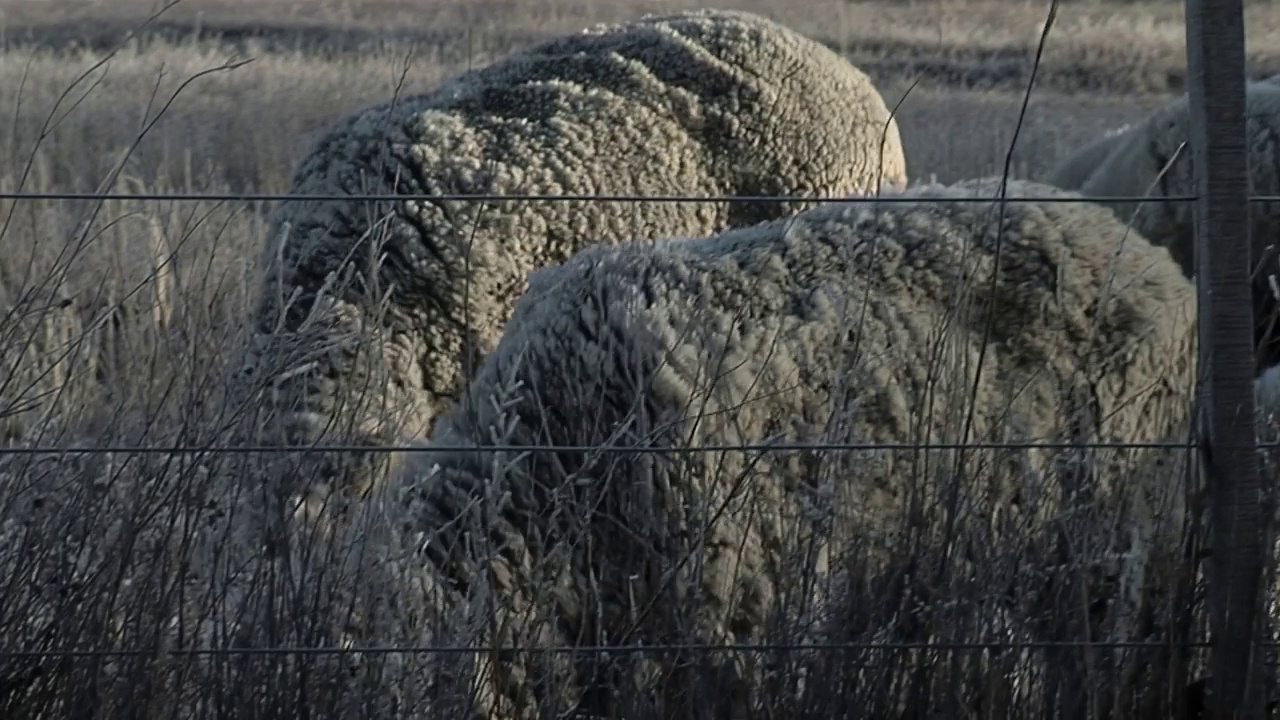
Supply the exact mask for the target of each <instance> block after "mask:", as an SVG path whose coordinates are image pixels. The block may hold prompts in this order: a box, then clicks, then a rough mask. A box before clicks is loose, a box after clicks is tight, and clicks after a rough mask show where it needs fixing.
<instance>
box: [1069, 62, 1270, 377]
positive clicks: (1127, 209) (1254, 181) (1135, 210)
mask: <svg viewBox="0 0 1280 720" xmlns="http://www.w3.org/2000/svg"><path fill="white" fill-rule="evenodd" d="M1246 116H1247V123H1248V139H1247V142H1248V147H1249V154H1250V158H1251V162H1250V163H1249V164H1250V172H1251V175H1252V177H1251V186H1252V187H1251V188H1250V193H1251V194H1253V195H1277V194H1280V166H1278V165H1277V160H1276V158H1277V152H1278V148H1277V146H1276V140H1275V134H1276V131H1277V130H1278V129H1280V84H1277V83H1273V82H1250V83H1248V84H1247V85H1246ZM1189 129H1190V116H1189V105H1188V98H1187V96H1186V95H1182V96H1181V97H1178V98H1176V99H1174V100H1172V101H1171V102H1170V103H1168V104H1167V105H1166V106H1164V107H1162V108H1160V109H1159V110H1156V111H1155V112H1154V113H1152V114H1151V115H1150V116H1148V117H1147V119H1146V120H1144V121H1143V122H1141V123H1138V124H1135V125H1134V126H1133V127H1131V128H1129V129H1128V130H1127V131H1126V132H1125V133H1124V134H1123V135H1122V136H1121V137H1120V139H1119V140H1118V141H1117V142H1116V143H1115V145H1114V147H1113V148H1112V149H1111V151H1110V153H1109V154H1108V155H1107V157H1106V158H1105V159H1104V160H1103V161H1102V162H1100V163H1099V165H1098V167H1097V168H1096V170H1095V171H1094V172H1093V173H1092V174H1091V175H1090V176H1089V178H1088V180H1086V181H1085V182H1084V183H1082V184H1081V186H1080V193H1081V194H1082V195H1085V196H1087V197H1097V198H1116V197H1144V196H1146V197H1150V199H1149V200H1146V201H1144V202H1142V203H1135V202H1122V201H1106V200H1100V202H1103V203H1104V204H1105V205H1107V206H1108V207H1110V208H1112V209H1113V210H1114V211H1115V212H1116V213H1117V214H1118V215H1119V216H1120V218H1121V219H1122V220H1125V221H1126V222H1128V221H1132V224H1133V228H1134V230H1136V231H1137V232H1139V233H1140V234H1142V235H1143V236H1144V237H1146V238H1148V239H1149V240H1150V241H1151V242H1153V243H1155V244H1157V245H1161V246H1164V247H1167V248H1169V251H1170V253H1172V255H1173V257H1174V259H1175V260H1177V261H1178V263H1179V264H1180V265H1181V266H1182V269H1183V272H1184V273H1186V275H1187V276H1188V277H1191V276H1192V274H1193V269H1194V264H1195V246H1194V239H1195V232H1194V225H1193V221H1192V206H1193V204H1192V203H1190V202H1185V201H1172V200H1164V198H1168V197H1173V196H1194V195H1196V194H1198V189H1197V188H1196V186H1195V178H1194V176H1193V175H1192V171H1191V161H1192V151H1191V148H1190V147H1189V146H1186V145H1184V144H1185V143H1187V142H1189ZM1252 214H1253V227H1252V235H1253V240H1252V242H1253V253H1252V258H1251V269H1252V270H1253V274H1254V280H1253V296H1254V315H1255V318H1254V319H1255V323H1256V326H1255V329H1254V334H1255V341H1256V343H1257V349H1258V373H1259V374H1261V373H1262V372H1263V371H1264V370H1266V369H1267V368H1269V367H1271V366H1273V365H1276V364H1277V363H1280V341H1277V340H1276V339H1275V337H1274V336H1276V335H1277V325H1276V322H1277V319H1280V318H1277V315H1276V310H1277V308H1278V307H1280V304H1278V303H1277V298H1276V289H1275V288H1273V287H1272V283H1273V281H1274V278H1275V277H1276V276H1277V275H1278V274H1280V273H1278V272H1277V265H1276V263H1277V258H1276V255H1275V252H1274V245H1275V243H1276V240H1277V238H1280V226H1278V225H1277V222H1278V221H1280V204H1277V203H1254V204H1253V205H1252Z"/></svg>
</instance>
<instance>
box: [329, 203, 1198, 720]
mask: <svg viewBox="0 0 1280 720" xmlns="http://www.w3.org/2000/svg"><path fill="white" fill-rule="evenodd" d="M997 189H998V187H997V184H996V183H995V182H994V181H989V180H979V181H966V182H962V183H958V184H956V185H953V186H951V187H922V188H917V189H913V190H911V191H908V192H909V194H910V195H911V196H913V197H916V198H918V199H919V202H912V203H909V204H897V203H894V204H876V203H875V202H874V201H866V202H856V203H850V204H830V205H826V206H822V207H819V208H816V209H812V210H809V211H807V212H803V213H801V214H799V215H797V216H795V217H792V218H788V219H780V220H775V221H772V222H767V223H764V224H760V225H758V226H755V227H750V228H742V229H735V230H731V231H727V232H724V233H722V234H719V235H715V236H710V237H704V238H699V239H674V240H668V241H666V242H659V243H656V244H648V243H632V244H625V245H616V246H609V247H596V248H592V249H587V250H584V251H582V252H580V253H579V254H578V255H577V256H575V257H573V258H572V259H570V260H569V261H568V262H566V263H564V264H563V265H561V266H554V267H548V268H545V269H542V270H540V271H538V272H536V273H534V274H533V275H532V276H531V278H530V281H529V289H528V291H527V292H526V294H525V296H524V297H523V298H521V299H520V301H519V302H518V303H517V305H516V307H515V310H514V314H513V315H512V316H511V319H510V321H509V322H508V324H507V326H506V331H505V333H504V335H503V336H502V339H501V341H500V342H499V344H498V346H497V348H496V349H495V350H494V351H493V352H492V353H491V354H489V356H488V358H487V359H486V361H485V363H484V364H483V366H482V367H481V368H480V370H479V373H478V376H477V378H476V380H475V381H474V382H473V384H472V385H471V386H470V387H469V389H468V394H467V397H466V398H465V399H464V401H463V402H462V403H460V404H459V405H458V406H457V407H455V408H454V409H452V410H451V411H450V412H449V413H448V414H446V415H444V416H443V417H442V418H441V419H440V420H439V421H438V423H437V425H436V428H435V431H434V433H433V435H432V437H431V441H430V443H429V445H428V447H429V448H431V450H432V451H431V452H427V453H422V454H414V455H411V456H410V458H411V459H410V460H408V461H407V463H406V464H405V465H404V466H402V467H401V469H400V471H399V473H400V474H398V475H397V478H398V479H397V480H396V481H395V482H393V483H391V484H389V485H388V487H387V492H386V493H385V494H380V495H378V496H376V498H377V499H376V501H375V502H374V503H371V504H370V505H369V506H368V507H369V508H373V507H377V508H379V510H378V511H377V512H376V514H375V515H372V516H371V518H376V519H373V520H372V521H371V522H370V523H369V524H368V526H367V527H366V528H365V529H364V530H362V531H361V533H362V538H363V539H364V540H365V541H366V542H381V541H375V540H374V539H373V538H375V537H376V536H377V535H378V533H380V532H388V533H391V535H390V536H389V537H390V539H387V540H386V542H387V543H388V547H389V548H390V549H386V550H385V551H384V552H383V554H382V555H380V556H379V560H378V561H377V562H373V563H372V565H373V566H376V567H378V568H379V569H380V571H385V572H387V573H389V574H390V576H392V577H394V578H396V579H394V580H392V581H391V582H392V585H391V586H390V587H394V588H396V590H394V591H391V590H388V591H378V592H376V593H375V595H376V596H377V597H378V598H381V599H382V600H384V601H385V602H388V603H391V604H393V605H395V608H394V609H390V608H384V611H385V612H387V613H388V614H387V615H386V616H385V617H386V618H393V617H405V616H412V617H416V618H419V619H422V618H425V617H428V615H423V614H422V612H423V611H422V610H421V608H424V607H436V606H438V605H439V604H440V603H444V604H445V605H448V606H449V607H452V608H459V607H468V608H473V610H472V612H474V613H476V617H483V618H486V619H487V620H486V622H491V623H492V625H484V626H483V627H485V628H489V627H494V628H498V630H495V631H487V632H486V634H485V636H484V641H485V642H486V643H488V642H492V643H494V644H497V645H500V646H510V645H516V646H523V647H528V646H529V645H531V644H532V645H535V646H550V645H576V646H583V645H586V646H596V645H633V644H644V645H654V644H658V645H666V644H671V643H676V644H686V643H711V644H722V643H743V642H745V643H752V642H760V641H761V640H762V638H763V636H764V634H765V633H766V628H767V627H769V626H771V624H772V623H775V622H779V621H780V618H790V619H791V620H793V621H797V622H808V621H806V620H805V618H806V617H808V618H809V619H810V620H812V617H815V616H817V614H818V613H819V612H820V610H821V605H822V602H823V601H822V599H821V597H820V596H821V588H823V587H824V586H825V580H824V579H825V578H829V577H830V575H831V573H832V568H833V567H834V565H835V562H836V561H835V559H834V558H835V553H836V550H837V549H838V548H850V547H854V548H860V549H861V550H863V551H865V552H866V553H867V554H868V555H869V556H870V557H873V558H876V562H877V563H878V565H877V566H878V568H879V570H880V571H881V572H884V571H885V570H886V568H889V567H891V566H892V565H893V563H895V562H898V563H901V562H904V561H905V558H904V557H903V556H902V555H901V552H903V548H902V546H901V545H899V543H901V542H903V541H902V539H901V538H898V536H897V533H899V532H902V531H903V529H904V528H906V527H908V526H910V525H911V522H908V519H909V518H910V519H911V520H912V522H920V521H930V520H931V521H932V522H934V523H935V525H934V526H935V527H936V523H938V522H940V520H939V518H936V517H931V516H929V513H930V512H937V511H936V510H930V508H934V507H936V506H935V505H933V504H932V502H933V501H936V500H938V499H939V498H940V497H941V496H942V495H943V494H944V493H946V492H948V487H949V486H950V485H952V484H954V482H956V481H959V482H961V483H962V485H961V486H960V487H959V489H958V490H957V491H956V494H957V496H958V498H959V502H960V509H959V510H958V511H957V512H960V513H961V514H962V515H963V516H964V517H963V524H964V527H965V528H966V532H971V533H976V534H978V535H981V534H982V533H986V536H987V537H988V538H989V539H990V542H991V543H995V544H999V543H1002V542H1009V541H1011V540H1012V539H1016V538H1011V537H1004V536H1003V535H1002V533H1005V532H1008V528H1010V527H1024V528H1025V527H1033V528H1046V527H1049V526H1051V525H1052V523H1054V522H1056V521H1057V520H1058V519H1060V518H1061V517H1062V513H1064V512H1065V511H1066V509H1067V506H1068V505H1070V502H1069V501H1068V499H1067V498H1068V496H1073V497H1075V498H1077V499H1079V497H1082V495H1073V494H1074V493H1081V492H1083V491H1085V490H1090V491H1092V497H1093V498H1094V499H1095V500H1097V499H1099V498H1101V499H1102V500H1103V501H1105V500H1106V499H1111V500H1112V501H1113V504H1116V505H1118V504H1121V503H1122V502H1132V503H1133V504H1135V505H1137V506H1142V507H1144V508H1145V509H1144V510H1143V511H1142V512H1143V513H1145V514H1143V515H1140V516H1141V517H1147V518H1152V517H1158V516H1159V515H1160V511H1161V510H1162V509H1163V508H1164V506H1165V504H1167V503H1176V502H1177V497H1176V496H1177V495H1178V492H1177V491H1176V490H1174V489H1171V488H1168V487H1166V486H1167V485H1168V478H1167V476H1162V477H1161V478H1160V479H1159V481H1158V482H1157V483H1155V484H1157V485H1159V487H1140V488H1134V487H1129V486H1130V485H1132V484H1133V483H1134V482H1136V480H1135V478H1136V477H1137V476H1136V475H1134V474H1133V473H1132V471H1133V470H1134V468H1136V467H1138V466H1139V464H1141V463H1144V462H1147V461H1146V460H1144V459H1143V456H1142V454H1141V453H1134V454H1131V455H1126V456H1124V457H1123V458H1119V459H1116V460H1115V461H1113V462H1109V463H1098V467H1095V468H1093V469H1092V471H1091V472H1092V473H1093V475H1094V477H1095V478H1096V480H1094V481H1092V482H1091V484H1090V485H1089V487H1088V488H1085V487H1072V485H1073V483H1076V484H1083V481H1080V480H1079V476H1078V475H1076V474H1075V473H1073V472H1067V471H1065V470H1063V469H1062V468H1063V467H1066V466H1064V465H1061V463H1062V460H1061V457H1058V456H1057V455H1056V454H1055V453H1054V452H1051V451H1048V450H1034V451H1018V450H1013V451H1005V452H1004V453H1002V454H999V455H995V456H993V455H992V453H991V452H990V451H970V452H969V453H968V454H967V455H964V456H958V455H957V454H956V453H955V452H954V451H947V450H933V451H927V452H926V451H919V450H907V449H893V450H875V451H870V452H868V451H861V452H860V451H845V452H827V453H819V452H812V451H810V452H797V451H795V450H786V449H779V450H777V451H774V452H770V451H769V450H767V449H764V448H763V447H762V446H769V445H786V444H789V443H820V442H836V443H902V444H911V443H924V442H930V443H957V442H1017V441H1026V440H1048V441H1059V442H1070V443H1074V442H1079V443H1087V442H1134V441H1142V440H1152V441H1156V440H1162V439H1164V438H1167V437H1169V436H1171V435H1176V433H1177V431H1179V430H1182V429H1185V427H1186V421H1187V415H1188V408H1189V403H1188V398H1189V397H1190V393H1191V390H1192V387H1193V386H1192V382H1193V371H1194V365H1195V354H1194V351H1195V340H1196V336H1195V317H1196V313H1195V292H1194V289H1193V287H1192V286H1191V284H1190V282H1189V281H1188V280H1187V279H1186V278H1185V277H1183V275H1182V274H1181V273H1180V271H1179V268H1178V267H1177V265H1176V263H1174V262H1173V261H1172V259H1171V258H1170V256H1169V254H1168V252H1167V251H1166V250H1165V249H1163V248H1157V247H1153V246H1151V245H1150V244H1149V243H1147V242H1146V241H1144V240H1143V239H1142V238H1141V237H1139V236H1137V235H1135V234H1132V233H1127V231H1126V228H1125V226H1124V224H1123V223H1120V222H1118V221H1117V220H1116V218H1115V217H1114V216H1113V215H1112V214H1111V213H1109V212H1107V211H1106V210H1105V209H1103V208H1100V207H1097V206H1094V205H1089V204H1081V203H1076V204H1061V203H1059V204H1055V203H1053V202H1027V203H1009V204H1007V205H1005V206H1004V207H1003V208H1001V207H999V204H997V203H994V202H992V201H990V200H983V201H979V202H948V201H938V200H937V198H940V197H943V196H954V195H962V196H968V197H976V198H991V197H993V196H994V195H995V194H996V190H997ZM1008 192H1009V194H1010V195H1021V196H1024V197H1026V196H1031V197H1035V196H1050V197H1055V196H1068V195H1070V194H1069V193H1065V192H1062V191H1054V189H1053V188H1050V187H1047V186H1043V185H1038V184H1035V183H1029V182H1011V183H1010V185H1009V187H1008ZM1001 217H1003V223H1002V226H1003V228H1004V229H1005V231H1004V232H997V231H996V230H995V228H996V227H997V225H999V224H1000V223H998V222H997V220H998V219H1000V218H1001ZM984 341H987V342H985V351H984V349H983V347H984ZM970 408H972V415H971V416H968V417H967V416H966V413H967V412H968V411H969V410H970ZM966 425H967V426H968V432H967V433H966V432H965V431H964V428H965V427H966ZM475 445H479V446H480V447H481V448H485V447H487V448H491V450H488V451H483V450H482V451H481V452H479V453H477V452H471V451H467V450H464V449H461V448H462V447H464V446H475ZM510 446H514V447H515V450H514V451H508V450H506V449H502V448H503V447H510ZM539 446H557V447H559V448H563V449H559V450H556V451H554V452H540V451H537V450H536V449H535V448H537V447H539ZM583 446H589V447H604V448H606V449H605V450H587V451H581V450H578V449H574V448H579V447H583ZM699 446H715V447H717V448H724V447H731V448H732V447H742V446H752V447H753V449H750V450H741V451H740V450H729V449H723V450H716V451H714V452H681V451H680V448H694V447H699ZM663 447H673V448H676V450H675V451H671V452H656V453H654V452H644V450H645V449H651V448H663ZM453 448H456V449H453ZM521 448H527V450H520V449H521ZM922 464H923V465H922ZM929 465H936V468H937V471H935V472H928V471H922V470H920V468H921V467H924V466H929ZM934 475H937V477H934ZM1113 483H1114V484H1113ZM1120 497H1124V498H1126V500H1123V501H1121V500H1118V499H1116V498H1120ZM370 512H374V511H373V510H370ZM922 512H923V513H925V515H922V516H919V517H917V515H916V513H922ZM1173 516H1174V515H1169V517H1173ZM1152 522H1153V523H1154V522H1155V520H1152ZM1053 527H1057V526H1056V525H1054V526H1053ZM1138 530H1139V528H1135V532H1137V531H1138ZM975 551H976V552H978V553H981V552H982V551H983V548H977V549H976V550H975ZM960 552H963V551H960ZM406 553H407V555H406ZM361 557H366V556H364V555H361ZM980 561H981V557H980V556H979V557H978V558H977V559H974V560H972V561H971V562H974V563H977V562H980ZM364 562H365V563H366V564H368V563H369V562H370V561H369V560H367V559H366V560H364ZM954 562H956V563H962V562H964V560H963V558H961V557H959V556H957V558H955V560H954ZM887 577H889V575H883V576H882V580H883V579H884V578H887ZM446 597H447V598H448V600H447V601H446V600H441V598H446ZM344 606H345V605H344ZM458 612H463V611H458ZM797 617H798V618H799V619H798V620H797ZM370 622H371V623H372V624H371V625H370V626H371V627H379V628H384V629H380V630H378V633H379V637H380V638H386V637H387V635H386V634H385V633H386V632H390V631H388V630H385V628H386V627H387V625H383V624H379V623H377V622H373V621H370ZM384 622H385V623H387V624H394V620H390V619H388V620H384ZM426 625H431V627H432V628H436V627H437V624H434V623H427V622H426V621H425V620H421V622H420V623H419V626H415V627H413V628H407V629H403V630H402V632H404V633H405V636H404V637H398V638H397V640H396V641H397V642H404V643H410V644H432V643H438V642H442V640H441V639H440V638H439V637H438V636H432V635H431V633H432V632H433V631H427V630H424V629H422V627H425V626H426ZM464 625H466V623H465V622H463V621H461V620H459V619H458V618H457V617H453V619H451V620H450V622H449V623H447V624H446V625H444V626H445V627H460V626H464ZM415 633H421V634H420V635H419V634H415ZM392 634H394V633H392ZM788 640H789V641H792V642H794V641H796V640H797V638H796V637H794V636H789V637H788ZM471 641H474V640H471ZM384 642H385V640H384ZM443 642H444V644H450V642H449V641H443ZM735 655H738V654H727V655H718V656H714V657H716V658H720V659H722V660H723V662H719V661H711V660H709V659H708V658H709V657H712V656H703V655H693V656H691V657H684V658H680V659H681V660H683V661H684V662H686V663H688V664H687V665H685V666H683V668H678V667H677V665H678V661H677V659H675V658H666V659H665V660H664V659H663V658H661V657H658V656H656V655H655V656H652V657H649V659H648V664H647V665H646V664H645V663H644V662H640V663H639V665H638V666H631V667H630V669H627V668H628V666H627V665H626V663H627V662H632V660H630V659H629V658H627V657H626V654H625V653H623V654H622V656H621V657H619V656H615V657H614V658H613V659H612V661H610V662H611V663H612V664H610V662H604V661H597V659H596V658H594V657H592V656H590V655H587V656H583V657H581V658H579V662H578V664H577V665H574V664H572V663H571V661H570V660H569V659H568V658H567V656H553V657H552V658H544V656H539V655H527V656H526V655H523V654H516V655H514V656H510V657H507V658H503V659H500V660H496V661H495V662H496V663H497V664H496V665H495V666H493V667H490V668H488V673H489V674H488V675H487V676H486V678H485V679H484V680H480V681H478V682H481V687H482V690H481V691H478V692H479V696H480V697H481V699H482V705H481V711H482V713H484V714H487V715H488V716H491V717H513V718H515V717H519V718H531V717H535V715H536V712H535V710H536V711H537V712H541V713H544V715H542V716H547V715H548V714H551V715H553V714H556V713H558V712H562V711H566V710H567V709H568V708H569V707H572V706H575V705H577V706H579V707H578V709H579V710H580V711H582V712H586V713H587V714H595V715H601V716H610V717H618V716H627V715H628V713H629V712H631V711H633V710H634V708H619V707H616V706H614V707H610V706H609V702H610V701H609V700H608V698H610V697H613V696H614V694H615V693H617V692H618V690H617V688H618V687H630V688H632V689H633V690H634V689H637V688H638V689H639V690H640V692H641V694H643V693H645V692H649V693H652V694H654V697H655V698H657V699H654V700H652V702H656V703H660V704H663V706H664V707H665V708H666V709H667V711H668V712H670V711H671V710H672V708H673V707H674V705H673V703H683V702H686V701H688V698H690V697H696V698H698V700H699V701H700V702H707V703H712V704H717V703H723V704H725V705H728V704H735V705H738V706H739V707H740V706H741V704H742V703H746V702H750V701H751V696H752V693H753V692H760V691H761V690H760V686H759V685H758V684H756V683H755V681H754V680H753V679H752V678H755V679H758V677H759V675H758V672H759V671H758V670H756V669H751V668H748V667H746V666H740V665H735V664H734V663H735V662H748V660H747V658H746V657H745V654H741V655H740V656H738V657H736V658H734V656H735ZM457 658H458V656H452V657H451V660H450V663H451V664H450V665H449V669H450V670H451V671H454V672H463V670H462V669H461V668H462V667H463V666H462V665H460V664H456V659H457ZM544 659H545V660H546V662H547V663H553V662H559V663H560V664H558V665H554V666H548V665H535V664H534V663H535V662H538V661H540V660H544ZM472 671H474V670H472ZM704 672H705V673H709V674H701V673H704ZM548 675H550V676H551V677H548ZM606 678H608V679H606ZM464 682H465V681H464ZM610 682H614V683H621V685H614V686H612V687H613V688H614V689H613V690H612V691H610V690H608V689H604V690H598V692H595V690H597V685H599V684H608V683H610ZM549 688H552V689H549ZM659 688H661V689H659ZM748 688H753V689H752V690H748ZM681 693H686V694H685V695H681ZM689 693H692V695H690V694H689ZM617 702H624V701H623V700H618V701H617ZM722 708H723V706H722Z"/></svg>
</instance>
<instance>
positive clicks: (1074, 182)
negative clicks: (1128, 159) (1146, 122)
mask: <svg viewBox="0 0 1280 720" xmlns="http://www.w3.org/2000/svg"><path fill="white" fill-rule="evenodd" d="M1129 128H1130V124H1128V123H1126V124H1124V125H1121V126H1120V127H1115V128H1111V129H1110V130H1107V131H1106V132H1105V133H1103V134H1102V137H1100V138H1098V139H1096V140H1094V141H1093V142H1091V143H1089V144H1087V145H1085V146H1084V147H1082V148H1080V149H1079V150H1077V151H1076V152H1075V153H1073V154H1072V155H1070V156H1068V157H1067V158H1066V159H1064V160H1062V161H1061V162H1059V163H1058V164H1057V165H1055V166H1054V167H1053V169H1051V170H1050V171H1049V172H1048V174H1047V175H1046V176H1045V178H1044V183H1045V184H1048V185H1052V186H1054V187H1056V188H1061V189H1063V190H1079V189H1080V186H1082V185H1084V183H1085V181H1086V180H1088V179H1089V176H1090V175H1092V174H1093V173H1094V171H1095V170H1097V169H1098V166H1099V165H1101V164H1102V161H1103V160H1106V158H1107V156H1108V155H1110V154H1111V151H1112V150H1113V149H1114V148H1115V147H1116V146H1117V145H1118V144H1119V143H1120V142H1121V140H1122V139H1123V137H1124V134H1125V133H1126V132H1128V130H1129Z"/></svg>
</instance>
